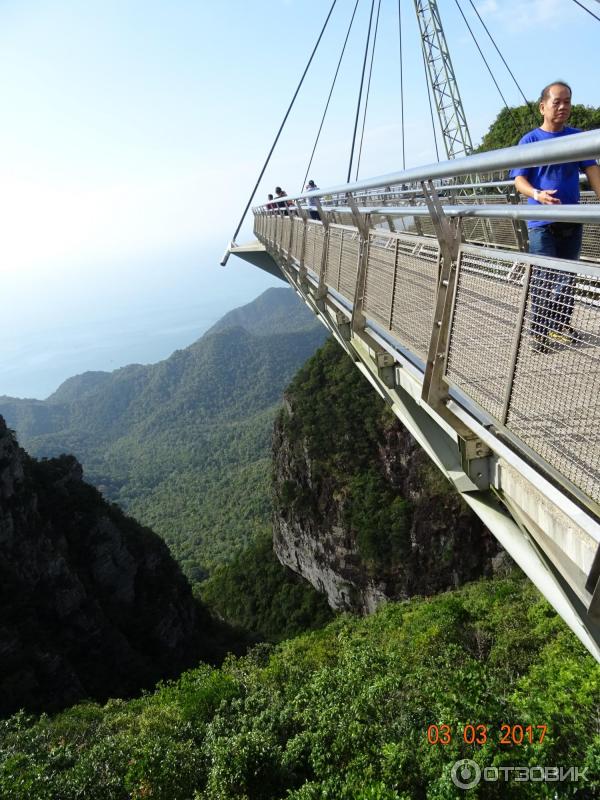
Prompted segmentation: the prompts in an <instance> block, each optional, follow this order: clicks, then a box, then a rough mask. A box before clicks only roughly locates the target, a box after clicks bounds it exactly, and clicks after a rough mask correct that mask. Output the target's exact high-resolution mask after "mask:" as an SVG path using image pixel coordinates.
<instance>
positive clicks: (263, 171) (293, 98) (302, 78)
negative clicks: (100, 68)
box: [221, 0, 337, 266]
mask: <svg viewBox="0 0 600 800" xmlns="http://www.w3.org/2000/svg"><path fill="white" fill-rule="evenodd" d="M336 3H337V0H333V2H332V4H331V8H330V9H329V14H327V18H326V19H325V22H324V23H323V27H322V28H321V33H320V34H319V38H318V39H317V43H316V44H315V46H314V48H313V51H312V53H311V54H310V58H309V59H308V63H307V65H306V67H305V68H304V72H303V73H302V77H301V78H300V83H299V84H298V86H297V87H296V91H295V92H294V96H293V97H292V101H291V103H290V104H289V106H288V110H287V111H286V112H285V116H284V118H283V121H282V123H281V125H280V126H279V130H278V131H277V135H276V136H275V141H274V142H273V144H272V145H271V149H270V150H269V154H268V156H267V158H266V160H265V163H264V164H263V167H262V169H261V171H260V175H259V176H258V178H257V180H256V183H255V184H254V189H252V192H251V194H250V197H249V198H248V202H247V204H246V208H245V209H244V213H243V214H242V216H241V218H240V221H239V222H238V226H237V228H236V229H235V233H234V234H233V239H232V240H231V241H232V242H235V240H236V237H237V235H238V233H239V232H240V229H241V227H242V225H243V223H244V219H245V218H246V214H247V213H248V209H249V208H250V203H251V202H252V200H253V198H254V195H255V194H256V190H257V189H258V185H259V183H260V182H261V180H262V176H263V175H264V174H265V170H266V168H267V165H268V163H269V161H270V160H271V156H272V155H273V150H274V149H275V145H276V144H277V142H278V141H279V137H280V136H281V132H282V130H283V126H284V125H285V123H286V121H287V118H288V117H289V115H290V111H291V110H292V106H293V105H294V102H295V100H296V97H297V96H298V92H299V91H300V87H301V86H302V84H303V83H304V78H305V77H306V73H307V72H308V68H309V67H310V65H311V63H312V60H313V58H314V56H315V53H316V52H317V48H318V46H319V44H320V42H321V39H322V38H323V34H324V33H325V28H326V27H327V23H328V22H329V19H330V17H331V15H332V13H333V9H334V8H335V4H336ZM228 257H229V253H226V254H225V256H224V257H223V259H222V261H221V266H225V264H226V263H227V258H228Z"/></svg>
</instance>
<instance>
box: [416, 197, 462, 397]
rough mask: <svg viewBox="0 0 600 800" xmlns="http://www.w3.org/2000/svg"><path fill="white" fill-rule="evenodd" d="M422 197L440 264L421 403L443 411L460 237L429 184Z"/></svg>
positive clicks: (453, 222)
mask: <svg viewBox="0 0 600 800" xmlns="http://www.w3.org/2000/svg"><path fill="white" fill-rule="evenodd" d="M422 187H423V194H424V197H425V202H426V203H427V207H428V209H429V213H430V215H431V221H432V223H433V228H434V230H435V233H436V236H437V240H438V244H439V246H440V254H441V265H440V267H441V268H440V276H439V282H438V288H437V300H436V307H435V313H434V319H433V330H432V333H431V340H430V342H429V352H428V354H427V365H426V367H425V376H424V381H423V395H422V397H423V400H425V402H426V403H428V404H429V405H430V406H432V407H433V408H435V409H436V410H439V409H441V408H443V409H444V410H445V401H446V400H447V398H448V386H447V384H446V382H445V380H444V375H445V372H446V358H447V350H448V340H449V336H450V323H451V315H452V303H453V299H454V291H455V286H456V277H457V263H456V262H457V258H458V248H459V244H460V234H459V226H458V221H457V219H456V218H455V219H452V220H450V219H448V217H447V216H446V215H445V213H444V209H443V208H442V204H441V203H440V198H439V196H438V194H437V192H436V190H435V187H434V185H433V183H432V181H423V183H422Z"/></svg>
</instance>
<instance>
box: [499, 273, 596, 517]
mask: <svg viewBox="0 0 600 800" xmlns="http://www.w3.org/2000/svg"><path fill="white" fill-rule="evenodd" d="M570 263H573V262H570ZM532 264H533V267H532V273H531V280H530V287H529V298H528V304H527V309H526V314H525V319H524V326H523V333H522V337H521V341H520V346H519V351H518V357H517V365H516V370H515V377H514V382H513V387H512V395H511V402H510V406H509V409H508V418H507V427H508V429H509V430H510V431H511V432H512V433H514V434H515V435H516V436H518V437H519V439H521V440H522V441H523V442H524V443H525V444H526V445H528V446H529V447H530V448H531V449H532V450H534V451H535V452H536V453H538V454H539V455H540V456H541V457H542V458H543V459H545V460H546V461H547V462H548V463H549V464H551V465H552V466H553V467H554V468H555V469H557V470H558V471H559V472H560V473H562V475H564V476H565V477H566V478H567V479H568V480H570V481H571V482H572V483H574V484H575V485H576V486H577V487H579V488H580V489H581V490H582V491H583V492H584V493H585V494H586V495H587V496H588V497H591V498H592V499H593V500H595V501H596V502H599V501H600V303H598V300H596V299H593V295H594V294H595V295H596V296H598V295H599V294H600V269H597V270H595V272H596V274H594V270H593V268H592V267H588V270H589V271H587V270H586V272H585V273H583V274H577V273H575V272H570V271H567V270H566V269H565V268H564V267H561V265H560V262H558V261H557V260H555V259H547V260H545V261H543V262H541V261H538V262H537V263H536V261H534V260H533V258H532ZM552 264H556V265H557V266H550V265H552Z"/></svg>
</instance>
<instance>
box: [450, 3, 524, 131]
mask: <svg viewBox="0 0 600 800" xmlns="http://www.w3.org/2000/svg"><path fill="white" fill-rule="evenodd" d="M454 2H455V3H456V7H457V8H458V10H459V11H460V15H461V17H462V18H463V20H464V21H465V25H466V26H467V28H468V30H469V33H470V34H471V39H473V41H474V43H475V47H476V48H477V49H478V50H479V55H480V56H481V58H482V59H483V63H484V64H485V66H486V67H487V71H488V72H489V73H490V77H491V79H492V80H493V81H494V86H495V87H496V89H498V94H499V95H500V97H501V98H502V102H503V103H504V107H505V108H506V110H507V111H508V113H509V115H510V118H511V120H512V123H513V125H514V126H515V129H516V131H517V133H519V132H520V130H521V128H520V126H519V122H518V120H517V119H516V117H515V115H514V114H513V112H512V111H511V109H510V108H509V105H508V103H507V102H506V98H505V97H504V95H503V94H502V90H501V89H500V87H499V86H498V81H497V80H496V78H495V77H494V73H493V72H492V68H491V67H490V65H489V64H488V62H487V59H486V57H485V56H484V55H483V50H482V49H481V47H480V46H479V42H478V41H477V38H476V36H475V34H474V33H473V31H472V29H471V26H470V25H469V22H468V20H467V18H466V17H465V14H464V12H463V10H462V8H461V6H460V3H459V2H458V0H454Z"/></svg>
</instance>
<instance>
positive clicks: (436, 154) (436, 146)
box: [421, 40, 440, 162]
mask: <svg viewBox="0 0 600 800" xmlns="http://www.w3.org/2000/svg"><path fill="white" fill-rule="evenodd" d="M421 55H422V56H423V71H424V72H425V86H426V87H427V99H428V100H429V113H430V114H431V130H432V131H433V144H434V145H435V157H436V160H437V161H438V162H439V160H440V152H439V150H438V143H437V135H436V132H435V122H434V119H433V104H432V102H431V92H430V91H429V73H428V72H427V62H426V61H425V43H424V42H423V40H421Z"/></svg>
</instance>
